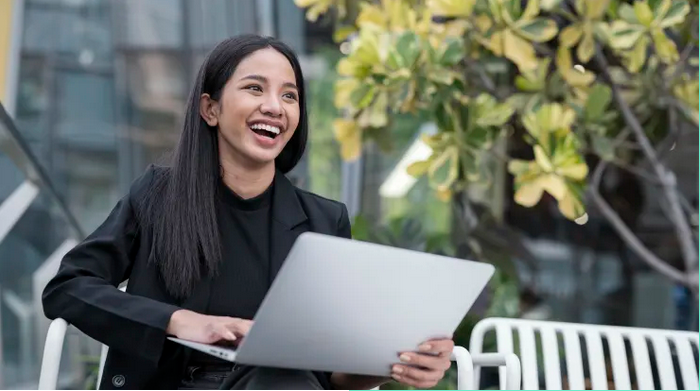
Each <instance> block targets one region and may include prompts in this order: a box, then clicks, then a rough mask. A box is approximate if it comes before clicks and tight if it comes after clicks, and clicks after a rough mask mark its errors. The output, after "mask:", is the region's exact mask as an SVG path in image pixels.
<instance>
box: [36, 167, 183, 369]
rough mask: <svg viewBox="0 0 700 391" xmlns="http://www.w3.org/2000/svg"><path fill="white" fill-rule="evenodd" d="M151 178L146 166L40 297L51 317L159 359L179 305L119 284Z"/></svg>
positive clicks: (126, 350)
mask: <svg viewBox="0 0 700 391" xmlns="http://www.w3.org/2000/svg"><path fill="white" fill-rule="evenodd" d="M152 177H153V168H150V169H149V171H147V172H146V174H144V176H143V177H141V178H140V179H137V180H136V181H135V182H134V184H133V185H132V187H131V189H130V191H129V193H128V194H127V195H126V196H125V197H124V198H122V199H121V200H120V201H119V202H118V203H117V205H116V206H115V207H114V209H113V210H112V212H111V213H110V214H109V216H108V217H107V219H106V220H105V221H104V223H102V225H100V227H99V228H97V230H95V232H93V233H92V234H91V235H89V236H88V237H87V238H86V239H85V240H84V241H83V242H82V243H80V244H78V245H77V246H76V247H75V248H73V249H72V250H71V251H69V252H68V253H67V254H66V255H65V257H64V258H63V260H62V261H61V266H60V268H59V270H58V273H57V274H56V276H55V277H54V278H53V279H52V280H51V281H50V282H49V283H48V285H47V286H46V288H45V289H44V293H43V297H42V300H43V306H44V313H45V314H46V316H47V317H48V318H49V319H55V318H63V319H64V320H66V321H67V322H68V323H70V324H72V325H74V326H75V327H77V328H78V329H80V330H81V331H82V332H84V333H85V334H87V335H88V336H90V337H91V338H93V339H96V340H98V341H100V342H102V343H103V344H105V345H107V346H109V347H110V348H114V349H117V350H120V351H122V352H124V353H127V354H133V355H136V356H141V357H143V358H145V359H148V360H151V361H156V362H157V361H158V360H159V358H160V356H161V351H162V348H163V344H164V342H165V339H166V333H165V330H166V328H167V326H168V323H169V322H170V317H171V316H172V314H173V312H175V311H176V310H178V309H179V308H178V307H176V306H172V305H169V304H166V303H162V302H159V301H156V300H153V299H149V298H146V297H142V296H137V295H132V294H129V293H126V292H122V291H120V290H119V289H117V286H118V285H119V284H120V283H121V282H123V281H124V280H126V279H127V278H129V273H130V272H131V269H132V265H133V263H134V257H135V256H136V252H137V248H138V242H139V224H138V221H137V218H136V214H135V213H134V201H135V199H134V198H135V193H139V191H138V190H139V189H140V188H143V187H144V186H150V184H151V183H150V182H151V179H152Z"/></svg>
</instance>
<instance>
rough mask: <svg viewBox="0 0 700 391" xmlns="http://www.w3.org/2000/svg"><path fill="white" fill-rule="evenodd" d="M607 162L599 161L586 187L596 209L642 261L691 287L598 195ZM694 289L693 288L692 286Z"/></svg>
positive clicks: (683, 277) (684, 278) (689, 283)
mask: <svg viewBox="0 0 700 391" xmlns="http://www.w3.org/2000/svg"><path fill="white" fill-rule="evenodd" d="M607 165H608V163H607V162H606V161H600V163H598V166H597V167H596V168H595V171H594V172H593V177H592V180H591V184H590V186H589V188H588V190H589V192H590V194H591V198H592V199H593V202H594V203H595V205H596V206H597V207H598V210H600V212H601V213H602V214H603V216H605V218H606V219H607V220H608V221H609V222H610V223H611V224H612V226H613V228H615V231H617V233H618V234H619V235H620V237H621V238H622V240H624V241H625V243H627V245H628V246H629V248H630V249H631V250H632V251H633V252H634V253H635V254H637V255H638V256H639V257H640V258H641V259H642V260H643V261H644V262H646V263H647V264H648V265H649V266H651V268H652V269H654V270H656V271H657V272H659V273H661V274H663V275H664V276H666V277H668V278H670V279H671V280H673V281H675V282H678V283H681V284H683V285H685V286H690V287H693V285H692V283H693V282H692V281H690V279H689V278H687V276H686V275H684V274H683V273H682V272H681V271H680V270H677V269H675V268H674V267H672V266H670V265H669V264H668V263H666V262H664V261H663V260H662V259H660V258H659V257H657V256H656V254H654V253H653V252H652V251H651V250H649V249H648V248H647V247H646V246H645V245H644V243H642V242H641V241H640V240H639V238H637V235H635V234H634V232H632V230H631V229H630V228H629V227H628V226H627V224H625V222H624V221H623V220H622V218H620V216H619V215H618V214H617V212H615V211H614V210H613V208H612V207H611V206H610V204H608V203H607V201H605V199H604V198H603V196H601V195H600V192H599V187H600V181H601V178H602V177H603V172H604V171H605V168H606V167H607ZM694 289H695V288H694Z"/></svg>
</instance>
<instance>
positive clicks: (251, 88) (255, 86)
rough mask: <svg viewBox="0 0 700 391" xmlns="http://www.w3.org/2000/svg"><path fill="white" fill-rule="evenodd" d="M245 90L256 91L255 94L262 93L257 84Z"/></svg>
mask: <svg viewBox="0 0 700 391" xmlns="http://www.w3.org/2000/svg"><path fill="white" fill-rule="evenodd" d="M245 89H246V90H251V91H257V92H262V87H260V86H259V85H257V84H251V85H249V86H246V87H245Z"/></svg>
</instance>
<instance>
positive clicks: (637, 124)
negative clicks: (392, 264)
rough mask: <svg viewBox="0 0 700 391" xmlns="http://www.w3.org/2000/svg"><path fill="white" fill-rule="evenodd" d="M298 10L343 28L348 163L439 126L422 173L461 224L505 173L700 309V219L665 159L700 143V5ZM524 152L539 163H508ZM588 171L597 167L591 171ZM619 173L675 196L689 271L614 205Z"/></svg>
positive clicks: (339, 122) (405, 2) (611, 2)
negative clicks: (372, 146)
mask: <svg viewBox="0 0 700 391" xmlns="http://www.w3.org/2000/svg"><path fill="white" fill-rule="evenodd" d="M295 1H296V4H297V5H298V6H300V7H304V8H308V11H307V16H308V18H309V19H312V20H315V19H316V18H319V17H320V16H321V15H326V16H324V17H327V18H331V19H333V22H334V23H336V26H337V28H336V34H335V38H336V40H337V41H338V43H339V44H341V45H342V46H343V48H344V49H345V50H343V51H344V52H345V53H347V54H346V55H344V57H343V58H342V59H341V60H340V61H339V62H338V66H337V71H338V73H339V74H340V75H341V76H342V78H341V79H340V80H338V81H337V82H336V83H335V99H334V103H335V106H336V107H337V108H338V109H339V112H340V113H341V115H340V116H339V117H338V118H337V119H336V120H335V122H334V129H335V136H336V138H337V140H338V141H339V142H340V144H341V154H342V156H343V158H344V159H349V160H351V159H355V158H357V157H358V156H359V155H360V154H361V152H362V148H363V145H364V143H365V142H367V141H371V140H376V139H377V138H381V137H386V133H387V132H389V131H390V129H391V123H392V121H394V120H395V119H396V118H397V117H398V116H402V115H406V114H407V113H412V114H420V115H422V116H427V118H429V119H431V120H432V121H433V122H434V123H435V124H436V125H437V126H438V129H439V131H438V133H437V134H434V135H431V136H425V137H424V141H425V143H426V144H428V145H429V146H430V147H431V148H432V151H433V152H432V156H431V157H430V158H429V159H428V160H426V161H422V162H417V163H415V164H413V165H412V166H410V167H409V168H408V171H409V173H411V174H412V175H415V176H423V175H425V176H427V177H428V178H429V182H430V185H431V187H432V188H433V189H434V190H435V191H436V192H437V194H438V195H439V196H440V198H441V199H443V200H445V201H448V200H451V201H452V202H453V203H454V205H455V206H456V208H457V209H456V217H457V218H458V219H462V220H466V219H468V217H467V216H469V215H473V213H469V208H470V200H469V197H468V192H467V191H466V189H468V188H470V187H471V186H476V185H481V186H483V185H485V184H489V183H491V182H492V181H493V178H494V176H495V170H497V169H498V166H499V165H498V164H493V162H494V161H495V162H499V161H501V162H502V164H506V165H507V169H508V171H509V172H510V173H511V174H513V176H514V178H515V179H514V181H515V183H514V187H515V192H514V194H513V197H514V199H515V202H517V203H518V204H520V205H523V206H526V207H529V206H534V205H536V204H537V203H539V202H540V200H541V199H542V196H543V194H545V193H547V194H549V195H550V196H551V197H553V198H554V199H556V201H557V203H558V207H559V210H560V211H561V213H562V214H563V215H564V216H565V217H566V218H568V219H570V220H572V221H575V222H577V223H578V224H585V223H586V222H587V220H588V215H587V212H586V208H587V206H590V205H594V206H595V207H596V209H597V210H599V211H600V213H601V215H602V216H603V217H604V218H606V219H607V220H608V221H609V222H610V223H611V225H612V226H613V227H614V228H615V229H616V231H617V232H618V234H619V235H620V237H621V238H622V239H623V240H624V241H625V243H626V244H627V245H628V247H629V248H630V249H631V250H632V251H633V252H634V253H636V255H638V256H639V257H640V259H642V260H644V261H645V262H646V263H647V264H648V265H649V266H651V267H652V268H653V269H655V270H657V271H658V272H660V273H662V274H663V275H665V276H666V277H668V278H670V279H672V280H673V281H675V282H677V283H680V284H683V285H685V286H688V287H689V288H691V289H692V291H693V292H695V295H696V297H697V292H698V251H697V230H696V229H695V230H694V226H693V222H692V220H693V219H697V210H696V208H697V206H692V205H690V203H689V202H688V201H687V200H686V199H685V198H684V196H683V195H682V194H681V192H680V191H679V188H678V185H677V180H676V177H675V175H674V173H673V172H672V171H671V170H670V169H669V167H668V163H667V161H666V160H665V157H664V154H665V153H666V151H668V149H669V147H670V146H671V145H672V144H674V141H675V140H677V139H678V137H679V135H680V134H681V133H683V132H686V131H688V130H687V129H690V131H697V125H698V74H697V62H698V61H697V57H696V56H693V55H692V54H693V53H697V45H698V41H697V15H698V5H697V1H693V2H690V3H689V2H688V1H686V0H639V1H622V0H539V1H538V0H529V1H521V0H381V1H360V2H358V1H351V0H295ZM679 48H680V50H679ZM513 137H518V138H520V139H521V140H522V141H524V142H525V143H527V144H528V145H529V146H530V148H531V150H532V155H531V156H532V158H531V159H529V160H523V159H514V158H511V157H508V156H504V155H503V154H502V153H500V152H499V148H498V146H499V145H502V144H503V143H504V142H506V141H507V140H509V139H510V142H512V140H513ZM679 147H682V146H679ZM585 157H595V158H597V159H594V161H597V162H598V163H597V164H594V165H593V164H592V165H591V168H592V170H589V164H588V163H587V161H586V159H584V158H585ZM610 166H617V167H620V168H623V169H626V170H630V171H631V172H633V173H635V174H637V175H639V176H640V177H641V178H643V179H646V180H649V181H651V182H652V183H654V184H655V185H657V186H658V187H659V188H660V189H661V194H662V195H663V197H662V198H661V199H660V200H659V202H660V203H661V204H662V206H663V208H664V211H665V214H666V216H667V217H668V219H669V221H670V222H671V223H672V225H673V227H674V230H675V234H676V237H677V240H678V243H679V246H680V248H681V254H682V257H683V261H684V262H683V267H680V268H678V267H673V266H672V265H671V264H669V262H668V260H665V259H661V258H660V257H659V256H658V255H656V254H654V253H653V252H652V251H650V250H649V249H648V248H647V247H646V246H645V244H644V243H643V242H642V241H641V240H640V238H639V237H637V236H636V235H635V233H634V232H633V230H632V229H631V228H630V227H629V226H628V225H627V224H626V223H625V221H624V220H623V219H622V218H621V217H620V215H619V212H618V211H616V210H615V209H614V208H613V207H612V206H611V205H610V204H609V203H608V202H607V201H606V199H605V198H603V197H602V196H601V192H600V183H601V178H602V177H603V175H604V174H605V171H606V168H608V167H610ZM641 166H645V167H649V168H648V169H646V170H640V169H639V168H638V167H641ZM462 225H463V226H465V227H469V226H474V225H475V224H474V223H473V222H469V221H463V222H462ZM465 237H466V235H465ZM465 240H466V239H465Z"/></svg>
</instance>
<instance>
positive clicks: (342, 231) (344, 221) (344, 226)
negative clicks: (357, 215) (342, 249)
mask: <svg viewBox="0 0 700 391" xmlns="http://www.w3.org/2000/svg"><path fill="white" fill-rule="evenodd" d="M338 236H340V237H342V238H346V239H352V229H351V227H350V217H349V216H348V208H347V207H346V206H345V204H340V217H339V218H338Z"/></svg>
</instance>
